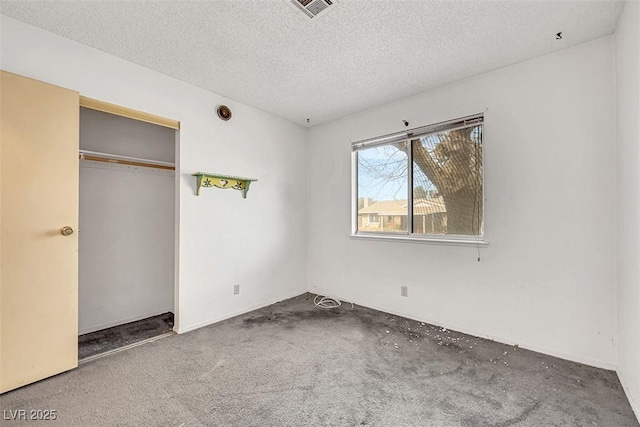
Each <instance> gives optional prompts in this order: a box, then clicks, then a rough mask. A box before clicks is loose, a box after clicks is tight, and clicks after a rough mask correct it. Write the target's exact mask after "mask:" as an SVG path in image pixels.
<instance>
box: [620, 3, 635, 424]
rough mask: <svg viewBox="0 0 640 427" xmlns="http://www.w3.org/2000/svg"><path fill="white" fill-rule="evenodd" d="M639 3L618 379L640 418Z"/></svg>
mask: <svg viewBox="0 0 640 427" xmlns="http://www.w3.org/2000/svg"><path fill="white" fill-rule="evenodd" d="M639 28H640V3H638V2H635V1H628V2H627V3H626V4H625V9H624V12H623V14H622V17H621V19H620V22H619V23H618V29H617V32H616V48H617V49H616V59H617V62H616V71H617V73H616V83H617V118H618V375H619V377H620V380H621V381H622V384H623V386H624V387H625V391H626V392H627V396H628V397H629V400H630V402H631V405H632V406H633V408H634V410H635V413H636V416H638V417H639V418H640V242H639V241H638V236H640V172H639V171H640V125H639V124H638V123H639V122H640V42H639V40H640V29H639Z"/></svg>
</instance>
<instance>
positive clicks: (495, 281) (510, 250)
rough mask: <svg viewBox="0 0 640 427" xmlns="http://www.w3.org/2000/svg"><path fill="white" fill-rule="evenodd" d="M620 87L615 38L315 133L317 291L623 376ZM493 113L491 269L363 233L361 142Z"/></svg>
mask: <svg viewBox="0 0 640 427" xmlns="http://www.w3.org/2000/svg"><path fill="white" fill-rule="evenodd" d="M416 66H421V64H416ZM425 67H427V66H426V65H425ZM425 72H428V70H427V68H425ZM614 92H615V87H614V39H613V37H608V38H604V39H600V40H596V41H593V42H591V43H588V44H584V45H580V46H578V47H574V48H571V49H567V50H564V51H561V52H557V53H554V54H551V55H547V56H543V57H539V58H537V59H533V60H530V61H528V62H524V63H521V64H518V65H515V66H511V67H507V68H503V69H500V70H497V71H493V72H490V73H487V74H483V75H480V76H478V77H476V78H472V79H469V80H465V81H462V82H458V83H455V84H452V85H449V86H446V87H443V88H440V89H438V90H434V91H431V92H427V93H423V94H420V95H417V96H414V97H411V98H407V99H404V100H402V101H399V102H395V103H392V104H388V105H384V106H381V107H379V108H375V109H373V110H369V111H366V112H363V113H360V114H356V115H352V116H348V117H345V118H343V119H341V120H338V121H334V122H331V123H328V124H324V125H320V126H317V127H314V128H312V129H311V130H310V132H309V134H308V141H309V147H308V157H307V159H308V162H307V166H308V169H309V182H308V188H309V249H308V266H309V287H310V289H311V290H312V291H317V292H319V293H322V294H328V295H333V296H337V297H340V298H343V299H345V300H347V301H353V302H356V303H360V304H362V305H366V306H370V307H373V308H378V309H381V310H384V311H387V312H391V313H397V314H401V315H404V316H408V317H411V318H415V319H420V320H424V321H429V322H432V323H435V324H439V325H443V326H446V327H449V328H452V329H457V330H460V331H466V332H469V333H472V334H474V335H478V336H484V337H491V338H494V339H496V340H499V341H504V342H509V343H517V344H519V345H521V346H523V347H527V348H531V349H535V350H538V351H542V352H545V353H549V354H554V355H558V356H561V357H564V358H568V359H572V360H576V361H580V362H583V363H588V364H591V365H596V366H602V367H607V368H614V367H615V364H616V351H615V336H616V291H615V286H616V285H615V280H616V257H615V249H616V239H615V233H616V225H615V222H616V215H615V210H616V189H615V186H616V166H615V165H616V150H615V93H614ZM483 111H486V114H485V120H486V125H485V131H484V159H485V195H486V218H485V228H486V236H487V239H488V241H489V246H488V247H487V248H486V249H481V256H482V261H481V262H477V249H476V248H472V247H457V246H442V245H433V244H419V243H404V242H389V241H371V240H364V239H356V238H350V237H349V233H350V225H351V218H350V215H351V189H350V176H351V169H350V166H351V165H350V159H351V153H350V142H351V141H356V140H360V139H364V138H369V137H375V136H378V135H383V134H388V133H392V132H396V131H400V130H402V129H404V126H403V124H402V120H403V119H406V120H408V121H409V122H410V127H417V126H421V125H427V124H430V123H436V122H440V121H444V120H448V119H454V118H457V117H462V116H465V115H469V114H473V113H478V112H483ZM400 285H408V286H409V297H408V298H402V297H401V296H400Z"/></svg>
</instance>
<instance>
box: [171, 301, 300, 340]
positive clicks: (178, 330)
mask: <svg viewBox="0 0 640 427" xmlns="http://www.w3.org/2000/svg"><path fill="white" fill-rule="evenodd" d="M306 293H307V291H302V292H300V291H297V292H296V293H294V294H291V295H289V296H283V297H278V298H275V299H274V300H269V301H267V302H264V303H260V304H257V305H254V306H251V307H248V308H246V309H242V310H240V311H237V312H233V313H230V314H225V315H222V316H219V317H214V318H213V319H209V320H205V321H203V322H198V323H195V324H193V325H189V326H186V327H183V328H174V331H175V332H176V333H178V334H184V333H185V332H189V331H193V330H195V329H200V328H203V327H205V326H209V325H212V324H214V323H218V322H222V321H223V320H227V319H231V318H232V317H236V316H240V315H242V314H245V313H248V312H250V311H253V310H258V309H260V308H263V307H266V306H268V305H271V304H275V303H277V302H280V301H284V300H286V299H289V298H295V297H298V296H300V295H304V294H306Z"/></svg>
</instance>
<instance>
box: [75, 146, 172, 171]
mask: <svg viewBox="0 0 640 427" xmlns="http://www.w3.org/2000/svg"><path fill="white" fill-rule="evenodd" d="M78 157H79V158H80V159H81V160H90V161H94V162H105V163H116V164H119V165H129V166H141V167H144V168H155V169H166V170H176V167H175V164H174V163H169V162H161V161H159V160H147V159H140V158H137V157H129V156H119V155H117V154H108V153H100V152H97V151H85V150H80V153H79V156H78Z"/></svg>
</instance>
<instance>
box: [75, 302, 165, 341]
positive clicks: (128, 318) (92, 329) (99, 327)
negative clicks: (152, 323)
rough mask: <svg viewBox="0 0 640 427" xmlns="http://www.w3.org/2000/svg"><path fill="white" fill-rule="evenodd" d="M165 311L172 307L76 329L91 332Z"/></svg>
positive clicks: (80, 331) (82, 332) (79, 332)
mask: <svg viewBox="0 0 640 427" xmlns="http://www.w3.org/2000/svg"><path fill="white" fill-rule="evenodd" d="M167 312H172V313H173V307H171V308H166V309H163V310H154V311H152V312H149V313H144V314H138V315H135V316H131V317H125V318H123V319H118V320H113V321H110V322H106V323H101V324H99V325H94V326H85V327H84V328H82V329H78V335H84V334H88V333H91V332H95V331H100V330H102V329H107V328H111V327H113V326H118V325H123V324H125V323H129V322H135V321H138V320H142V319H146V318H147V317H152V316H157V315H158V314H163V313H167Z"/></svg>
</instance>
